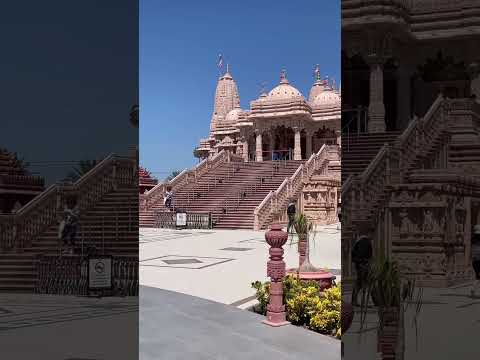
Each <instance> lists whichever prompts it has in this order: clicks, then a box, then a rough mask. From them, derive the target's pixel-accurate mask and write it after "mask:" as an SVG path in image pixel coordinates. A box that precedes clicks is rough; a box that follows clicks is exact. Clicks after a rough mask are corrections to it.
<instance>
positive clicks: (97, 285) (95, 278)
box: [88, 256, 112, 294]
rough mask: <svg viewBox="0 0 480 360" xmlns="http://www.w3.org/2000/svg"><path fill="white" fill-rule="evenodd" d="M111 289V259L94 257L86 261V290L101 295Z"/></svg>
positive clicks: (109, 257) (108, 257)
mask: <svg viewBox="0 0 480 360" xmlns="http://www.w3.org/2000/svg"><path fill="white" fill-rule="evenodd" d="M111 289H112V257H111V256H94V257H90V258H89V259H88V290H89V291H94V292H100V293H102V294H103V292H104V291H106V290H111Z"/></svg>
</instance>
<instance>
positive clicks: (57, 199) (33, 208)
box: [0, 154, 136, 251]
mask: <svg viewBox="0 0 480 360" xmlns="http://www.w3.org/2000/svg"><path fill="white" fill-rule="evenodd" d="M135 165H136V164H135V162H134V160H133V159H131V158H123V157H119V156H116V155H114V154H112V155H110V156H108V157H107V158H105V159H104V160H102V161H101V162H100V163H98V164H97V165H96V166H95V167H94V168H93V169H91V170H90V171H89V172H88V173H87V174H85V175H84V176H82V177H81V178H80V179H79V180H78V181H77V182H75V183H74V184H71V185H65V184H54V185H52V186H50V187H49V188H48V189H46V190H45V191H44V192H42V193H41V194H40V195H38V196H37V197H36V198H34V199H33V200H32V201H30V202H29V203H27V204H26V205H25V206H23V207H22V208H21V209H20V210H19V211H17V212H16V213H15V214H6V215H3V214H2V215H0V229H1V230H2V231H1V232H0V249H2V250H3V251H7V250H13V251H22V250H23V249H25V248H27V247H29V246H30V245H31V243H32V240H33V239H34V238H35V237H36V236H38V235H40V234H41V233H42V232H43V231H45V230H46V229H47V228H48V227H49V226H51V225H52V224H54V223H55V222H57V221H58V220H59V219H60V218H61V216H62V211H63V208H64V205H65V204H66V202H67V199H68V198H69V196H71V195H72V194H73V195H75V196H76V198H77V205H78V207H79V209H80V210H81V211H82V210H85V209H88V208H90V207H91V206H93V205H94V204H95V203H97V202H98V201H99V200H100V199H101V198H102V197H103V196H104V195H105V194H107V193H108V192H110V191H112V190H114V189H116V188H117V187H118V186H132V185H134V184H135V181H136V174H135Z"/></svg>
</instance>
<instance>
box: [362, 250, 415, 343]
mask: <svg viewBox="0 0 480 360" xmlns="http://www.w3.org/2000/svg"><path fill="white" fill-rule="evenodd" d="M415 288H416V286H415V281H414V280H412V279H408V278H406V277H404V276H403V275H402V274H401V272H400V270H399V268H398V266H397V264H396V263H395V262H394V261H391V260H389V259H387V258H384V257H378V258H374V259H373V260H372V261H371V263H370V266H369V272H368V276H367V279H366V284H365V287H364V288H363V289H362V299H361V308H360V329H361V330H363V328H364V325H365V320H366V316H367V309H368V300H369V298H370V297H371V298H372V300H373V301H374V303H375V305H376V306H377V307H378V308H377V311H378V325H379V338H380V337H381V336H382V334H383V331H384V329H385V327H390V328H391V327H395V328H397V330H399V329H398V328H399V327H400V326H402V329H400V330H403V315H404V313H405V311H406V310H407V309H408V306H409V304H414V305H415V307H416V309H415V316H414V324H415V329H416V330H417V320H418V315H419V313H420V309H421V304H422V295H423V292H422V289H421V288H420V289H418V290H417V291H415Z"/></svg>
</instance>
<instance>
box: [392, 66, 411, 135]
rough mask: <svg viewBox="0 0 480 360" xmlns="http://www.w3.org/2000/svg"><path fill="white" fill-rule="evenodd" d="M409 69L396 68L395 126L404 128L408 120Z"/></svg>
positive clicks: (409, 96) (409, 95)
mask: <svg viewBox="0 0 480 360" xmlns="http://www.w3.org/2000/svg"><path fill="white" fill-rule="evenodd" d="M410 77H411V70H410V69H409V68H407V67H400V68H398V70H397V124H396V125H397V128H399V129H402V130H403V129H405V128H406V127H407V126H408V123H409V122H410V115H411V103H410V99H411V94H410V90H411V89H410Z"/></svg>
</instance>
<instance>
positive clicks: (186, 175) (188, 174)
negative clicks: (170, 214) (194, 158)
mask: <svg viewBox="0 0 480 360" xmlns="http://www.w3.org/2000/svg"><path fill="white" fill-rule="evenodd" d="M229 160H230V156H229V153H228V152H227V151H225V150H222V151H220V152H219V153H218V154H216V155H215V156H214V157H213V158H211V159H205V160H203V161H202V162H201V163H199V164H198V165H196V166H195V167H194V168H193V169H191V170H187V169H185V170H183V171H182V172H181V173H180V174H178V175H177V176H176V177H175V178H173V179H172V180H170V181H166V182H163V183H158V184H157V185H156V186H155V187H153V188H152V189H150V190H149V191H148V192H146V193H145V194H140V210H141V211H145V210H147V209H149V208H150V207H151V206H152V205H154V204H156V203H158V202H159V201H163V196H164V194H165V192H166V190H167V188H171V189H172V191H175V190H176V189H178V188H180V187H183V186H185V185H186V184H190V183H196V182H197V179H198V178H200V177H201V176H202V175H203V174H205V173H206V172H207V171H209V170H211V169H214V168H216V167H218V166H220V165H221V164H223V163H225V162H228V161H229Z"/></svg>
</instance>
